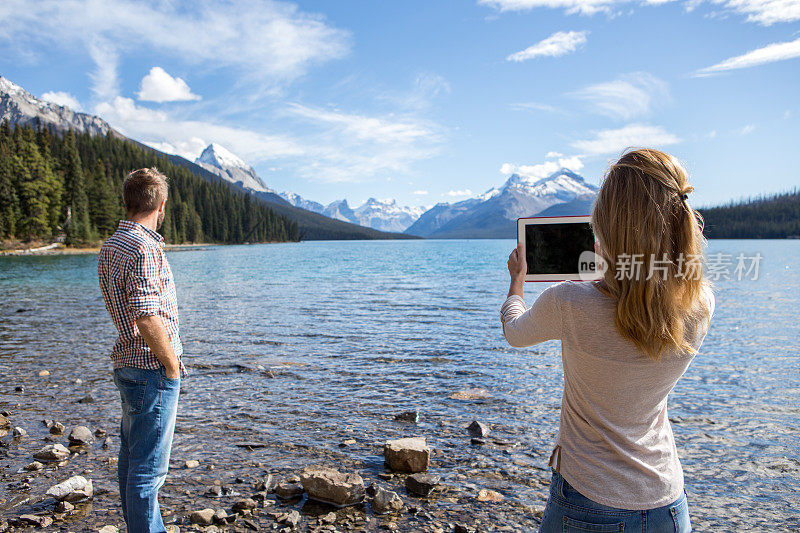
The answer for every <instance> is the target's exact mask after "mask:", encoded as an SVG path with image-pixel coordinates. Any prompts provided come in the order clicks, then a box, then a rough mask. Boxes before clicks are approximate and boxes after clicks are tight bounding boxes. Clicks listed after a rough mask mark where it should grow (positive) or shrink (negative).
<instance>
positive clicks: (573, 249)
mask: <svg viewBox="0 0 800 533" xmlns="http://www.w3.org/2000/svg"><path fill="white" fill-rule="evenodd" d="M587 250H589V251H594V235H593V234H592V228H591V226H590V225H589V223H588V222H578V223H567V224H563V223H561V224H527V225H525V259H526V260H527V262H528V274H573V273H576V272H578V261H579V258H580V255H581V253H582V252H585V251H587Z"/></svg>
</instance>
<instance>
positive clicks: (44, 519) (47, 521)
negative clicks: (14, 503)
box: [17, 514, 53, 527]
mask: <svg viewBox="0 0 800 533" xmlns="http://www.w3.org/2000/svg"><path fill="white" fill-rule="evenodd" d="M52 523H53V519H52V518H50V517H49V516H42V515H36V514H24V515H22V516H20V517H19V518H17V524H18V525H20V526H22V527H26V526H37V527H48V526H50V525H51V524H52Z"/></svg>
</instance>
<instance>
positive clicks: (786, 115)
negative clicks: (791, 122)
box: [783, 109, 792, 119]
mask: <svg viewBox="0 0 800 533" xmlns="http://www.w3.org/2000/svg"><path fill="white" fill-rule="evenodd" d="M783 118H784V119H790V118H792V110H791V109H787V110H786V111H784V112H783Z"/></svg>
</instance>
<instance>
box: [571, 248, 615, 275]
mask: <svg viewBox="0 0 800 533" xmlns="http://www.w3.org/2000/svg"><path fill="white" fill-rule="evenodd" d="M606 270H608V263H606V261H605V259H603V258H602V257H601V256H599V255H597V254H596V253H594V252H593V251H591V250H586V251H585V252H581V255H580V257H578V277H579V278H580V280H581V281H595V280H598V279H603V276H604V275H605V273H606Z"/></svg>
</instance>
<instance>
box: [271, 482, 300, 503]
mask: <svg viewBox="0 0 800 533" xmlns="http://www.w3.org/2000/svg"><path fill="white" fill-rule="evenodd" d="M303 492H304V490H303V486H302V485H300V484H299V483H281V484H280V485H278V486H277V487H275V495H276V496H277V497H278V498H280V499H282V500H291V499H294V498H299V497H300V496H302V495H303Z"/></svg>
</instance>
